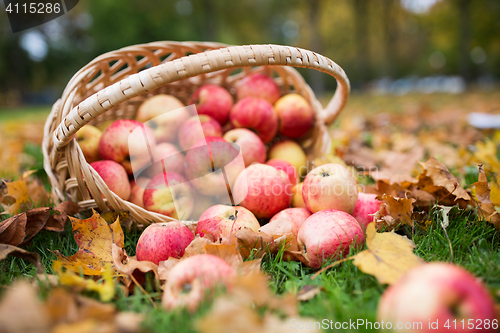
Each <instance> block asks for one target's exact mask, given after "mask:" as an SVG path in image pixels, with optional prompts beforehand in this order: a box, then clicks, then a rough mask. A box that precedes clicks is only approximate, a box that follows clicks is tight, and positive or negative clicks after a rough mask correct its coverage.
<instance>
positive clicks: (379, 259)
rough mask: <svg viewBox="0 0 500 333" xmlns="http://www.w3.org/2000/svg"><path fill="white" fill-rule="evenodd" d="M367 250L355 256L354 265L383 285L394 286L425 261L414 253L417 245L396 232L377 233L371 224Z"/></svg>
mask: <svg viewBox="0 0 500 333" xmlns="http://www.w3.org/2000/svg"><path fill="white" fill-rule="evenodd" d="M366 245H367V246H368V249H367V250H364V251H363V252H360V253H358V254H356V255H355V256H354V262H353V263H354V265H356V266H357V267H358V268H359V269H360V270H361V271H363V272H364V273H367V274H371V275H373V276H375V277H376V278H377V280H378V282H380V283H382V284H385V283H387V284H393V283H394V282H396V281H398V280H399V278H400V277H401V276H402V275H403V274H404V273H406V272H407V271H408V270H410V269H411V268H413V267H415V266H418V265H420V264H422V263H424V261H423V260H422V259H421V258H419V257H417V256H416V255H415V254H414V253H413V249H414V248H415V244H414V243H413V242H412V241H411V240H409V239H408V238H407V237H406V236H405V237H403V236H400V235H398V234H396V233H394V232H384V233H377V232H376V230H375V225H374V224H373V223H370V224H369V225H368V227H367V229H366Z"/></svg>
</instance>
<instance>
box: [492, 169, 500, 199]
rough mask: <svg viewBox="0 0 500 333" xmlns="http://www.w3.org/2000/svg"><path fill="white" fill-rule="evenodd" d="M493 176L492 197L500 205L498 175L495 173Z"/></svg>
mask: <svg viewBox="0 0 500 333" xmlns="http://www.w3.org/2000/svg"><path fill="white" fill-rule="evenodd" d="M492 176H494V177H492V179H491V182H490V189H491V192H490V199H491V201H492V202H493V204H494V205H495V206H500V185H498V178H497V175H496V174H494V175H492Z"/></svg>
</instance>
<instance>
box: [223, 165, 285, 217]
mask: <svg viewBox="0 0 500 333" xmlns="http://www.w3.org/2000/svg"><path fill="white" fill-rule="evenodd" d="M291 188H292V184H291V183H290V179H289V178H288V175H287V174H286V173H285V172H284V171H283V170H278V169H276V168H273V167H272V166H269V165H265V164H253V165H251V166H249V167H247V168H246V169H245V172H242V173H241V174H240V175H239V176H238V178H237V179H236V182H235V183H234V191H233V192H234V196H235V197H237V198H245V199H244V200H243V201H242V202H241V203H240V205H241V206H243V207H245V208H247V209H248V210H250V211H251V212H252V213H254V215H255V216H256V217H257V218H270V217H272V216H273V215H275V214H276V213H278V212H279V211H281V210H283V209H285V208H288V207H290V203H291V202H292V193H291ZM244 192H248V193H247V195H246V196H245V195H243V194H242V193H244Z"/></svg>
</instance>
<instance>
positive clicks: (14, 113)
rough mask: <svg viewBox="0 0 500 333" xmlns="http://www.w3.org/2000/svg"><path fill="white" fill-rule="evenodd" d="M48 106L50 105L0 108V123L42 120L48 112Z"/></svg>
mask: <svg viewBox="0 0 500 333" xmlns="http://www.w3.org/2000/svg"><path fill="white" fill-rule="evenodd" d="M50 108H51V106H26V107H19V108H8V109H0V123H4V122H11V121H17V120H23V121H24V120H29V121H30V122H37V121H44V120H45V119H47V116H48V115H49V113H50Z"/></svg>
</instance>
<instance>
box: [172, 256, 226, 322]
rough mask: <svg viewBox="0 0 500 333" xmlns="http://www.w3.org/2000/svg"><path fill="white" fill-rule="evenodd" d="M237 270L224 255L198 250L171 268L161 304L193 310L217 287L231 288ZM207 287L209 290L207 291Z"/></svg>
mask: <svg viewBox="0 0 500 333" xmlns="http://www.w3.org/2000/svg"><path fill="white" fill-rule="evenodd" d="M235 278H236V271H235V270H234V268H233V267H231V266H230V265H229V264H228V263H227V262H226V261H224V260H223V259H221V258H219V257H217V256H214V255H212V254H198V255H195V256H192V257H188V258H186V259H183V260H181V261H180V262H178V263H177V264H176V265H175V266H174V267H173V268H172V270H171V271H170V273H169V274H168V277H167V282H166V284H165V286H164V288H163V290H164V293H163V298H162V306H163V307H165V308H166V309H169V310H171V309H174V308H177V307H185V308H187V310H189V311H191V312H193V311H194V310H196V308H197V307H198V305H199V304H200V303H201V301H202V300H203V299H204V298H205V297H206V296H209V297H210V296H211V295H213V293H214V292H215V290H216V288H218V287H223V288H226V289H230V288H231V286H232V283H233V281H234V279H235ZM207 291H208V292H210V294H208V295H207Z"/></svg>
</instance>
